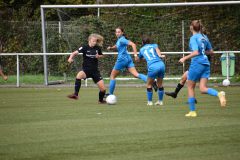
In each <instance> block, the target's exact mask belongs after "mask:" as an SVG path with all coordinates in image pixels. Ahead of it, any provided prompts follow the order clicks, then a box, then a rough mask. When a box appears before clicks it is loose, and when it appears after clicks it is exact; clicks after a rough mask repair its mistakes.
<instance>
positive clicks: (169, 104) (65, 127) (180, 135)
mask: <svg viewBox="0 0 240 160" xmlns="http://www.w3.org/2000/svg"><path fill="white" fill-rule="evenodd" d="M217 89H218V90H221V89H223V90H225V91H226V93H227V100H228V105H227V108H221V107H219V102H218V99H217V98H215V97H210V96H207V95H200V94H199V91H198V89H197V93H198V94H197V96H196V97H197V100H198V104H197V111H198V117H196V118H186V117H185V116H184V115H185V113H187V112H188V105H187V104H186V101H187V95H186V94H187V91H186V89H185V88H184V89H183V90H182V91H181V93H180V94H179V97H178V98H177V99H175V100H173V99H171V98H169V97H166V96H165V99H164V106H161V107H156V106H152V107H149V106H146V95H145V88H117V89H116V96H117V97H118V103H117V105H113V106H110V105H102V104H101V105H99V104H97V97H98V90H97V89H96V88H83V89H82V90H81V91H80V99H79V100H77V101H76V100H69V99H67V98H66V96H67V95H68V94H70V93H72V91H73V89H72V88H60V89H57V88H36V89H35V88H19V89H16V88H10V89H9V88H0V159H1V160H8V159H33V160H40V159H41V160H47V159H51V160H61V159H64V160H66V159H68V160H69V159H76V160H110V159H111V160H160V159H161V160H172V159H179V160H216V159H217V160H226V159H231V160H237V159H239V157H240V106H239V103H240V99H239V98H240V96H239V95H240V94H239V93H240V92H239V90H240V87H228V88H217ZM165 90H166V91H170V90H173V88H165ZM156 98H157V96H156V94H154V99H155V100H156Z"/></svg>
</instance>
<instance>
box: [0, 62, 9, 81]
mask: <svg viewBox="0 0 240 160" xmlns="http://www.w3.org/2000/svg"><path fill="white" fill-rule="evenodd" d="M0 75H1V77H2V79H3V80H4V81H6V80H7V79H8V77H7V76H6V75H5V74H4V73H3V70H2V67H1V65H0Z"/></svg>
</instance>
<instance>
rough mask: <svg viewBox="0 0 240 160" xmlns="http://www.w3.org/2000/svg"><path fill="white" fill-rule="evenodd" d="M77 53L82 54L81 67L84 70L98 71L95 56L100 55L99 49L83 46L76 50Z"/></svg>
mask: <svg viewBox="0 0 240 160" xmlns="http://www.w3.org/2000/svg"><path fill="white" fill-rule="evenodd" d="M78 53H83V64H82V67H83V69H84V70H95V71H96V70H98V59H97V58H96V54H99V55H102V50H101V48H100V47H98V46H94V47H90V46H89V45H84V46H82V47H80V48H79V49H78Z"/></svg>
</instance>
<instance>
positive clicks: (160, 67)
mask: <svg viewBox="0 0 240 160" xmlns="http://www.w3.org/2000/svg"><path fill="white" fill-rule="evenodd" d="M156 48H158V45H157V44H145V45H144V46H143V47H142V48H141V49H140V52H139V55H138V56H139V58H145V59H146V61H147V66H148V77H149V78H152V79H155V78H164V73H165V65H164V63H163V61H162V59H161V58H160V57H159V56H158V54H157V52H156Z"/></svg>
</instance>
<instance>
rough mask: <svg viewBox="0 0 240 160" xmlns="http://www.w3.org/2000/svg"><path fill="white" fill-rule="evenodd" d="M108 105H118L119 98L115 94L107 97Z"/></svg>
mask: <svg viewBox="0 0 240 160" xmlns="http://www.w3.org/2000/svg"><path fill="white" fill-rule="evenodd" d="M106 101H107V104H111V105H112V104H116V103H117V97H116V96H115V95H113V94H111V95H109V96H107V98H106Z"/></svg>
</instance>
